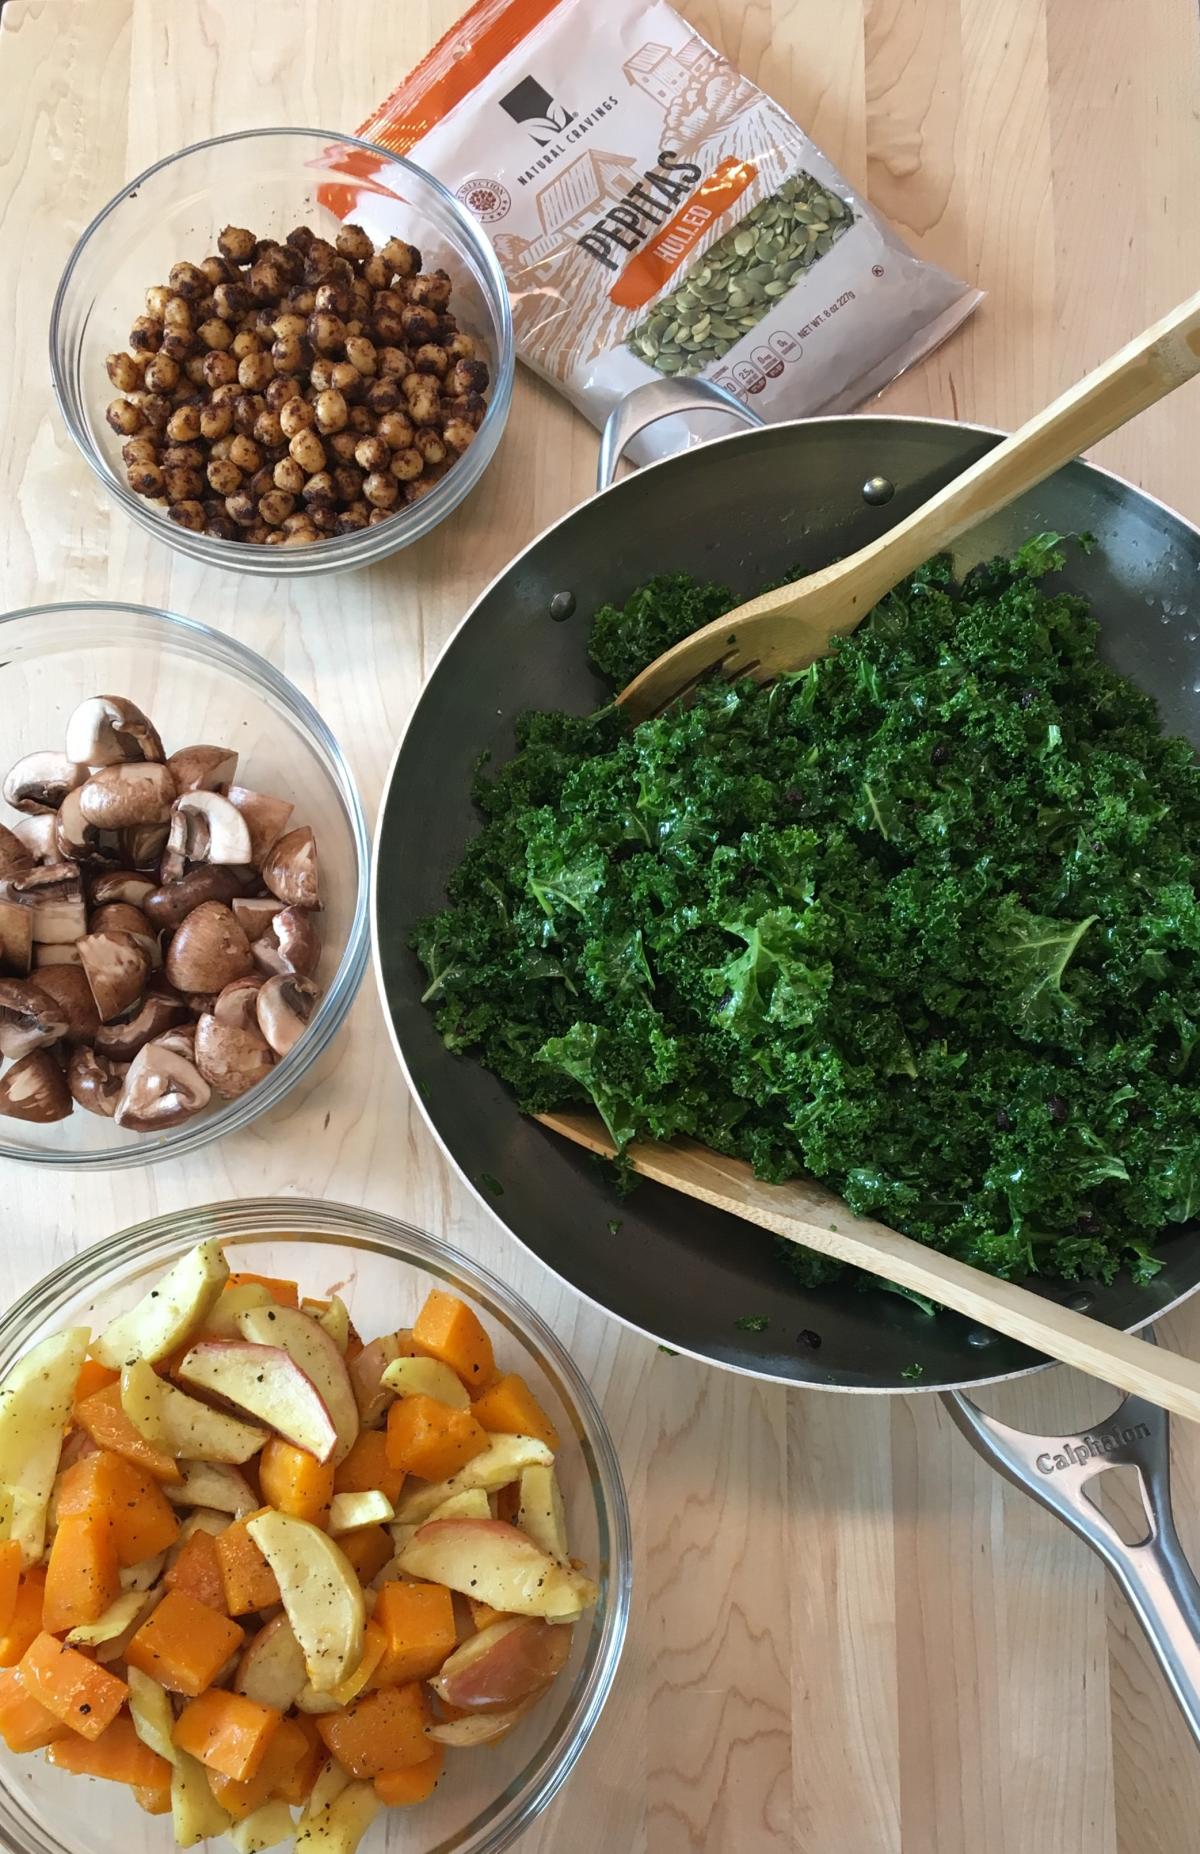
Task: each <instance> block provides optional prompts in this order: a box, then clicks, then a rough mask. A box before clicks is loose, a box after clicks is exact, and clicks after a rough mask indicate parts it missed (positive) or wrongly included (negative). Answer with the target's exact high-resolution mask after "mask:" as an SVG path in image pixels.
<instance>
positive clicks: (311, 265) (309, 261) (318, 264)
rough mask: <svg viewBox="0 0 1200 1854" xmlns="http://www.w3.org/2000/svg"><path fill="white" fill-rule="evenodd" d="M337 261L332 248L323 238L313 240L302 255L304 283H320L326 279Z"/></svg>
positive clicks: (335, 253)
mask: <svg viewBox="0 0 1200 1854" xmlns="http://www.w3.org/2000/svg"><path fill="white" fill-rule="evenodd" d="M337 261H338V254H337V252H336V250H335V249H334V247H333V246H332V245H331V244H329V243H328V241H327V240H326V239H324V238H314V239H313V241H312V243H311V244H310V245H309V247H308V250H307V251H306V252H305V253H304V281H305V282H306V283H312V284H317V283H322V282H323V281H324V279H325V278H326V277H328V276H329V275H330V274H331V273H332V271H333V269H334V266H335V264H336V263H337Z"/></svg>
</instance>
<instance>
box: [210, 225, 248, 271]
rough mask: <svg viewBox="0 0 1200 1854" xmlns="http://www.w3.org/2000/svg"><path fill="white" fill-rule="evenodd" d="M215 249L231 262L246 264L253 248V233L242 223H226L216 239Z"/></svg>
mask: <svg viewBox="0 0 1200 1854" xmlns="http://www.w3.org/2000/svg"><path fill="white" fill-rule="evenodd" d="M217 250H218V251H219V252H220V253H221V256H222V257H223V258H228V259H229V262H230V263H231V264H248V263H249V262H250V254H251V252H252V251H253V250H254V233H253V232H248V231H247V230H246V228H245V226H244V225H227V226H226V227H225V230H224V231H223V232H222V233H221V234H220V235H219V237H218V239H217Z"/></svg>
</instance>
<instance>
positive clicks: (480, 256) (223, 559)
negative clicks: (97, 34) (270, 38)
mask: <svg viewBox="0 0 1200 1854" xmlns="http://www.w3.org/2000/svg"><path fill="white" fill-rule="evenodd" d="M280 136H304V137H306V138H308V139H309V140H312V141H317V142H321V143H322V144H323V145H324V146H326V147H329V146H334V145H336V146H338V147H340V148H353V149H359V150H362V151H364V152H365V153H367V154H370V155H371V156H373V157H375V158H377V159H378V160H379V161H380V162H383V163H385V164H386V165H388V166H389V167H393V168H399V169H401V170H402V171H403V172H404V173H406V174H409V175H411V176H412V177H413V179H414V180H415V181H416V182H417V183H418V184H419V185H422V186H426V187H428V188H430V189H431V191H432V192H433V194H434V195H435V196H436V197H438V198H439V199H440V203H441V205H442V207H443V209H444V210H445V211H446V212H447V213H448V214H449V216H450V217H451V218H452V219H453V220H454V221H455V222H456V223H457V225H458V226H459V227H460V229H461V230H462V232H463V234H464V237H465V239H466V242H467V244H468V245H469V246H470V248H471V251H472V255H473V256H474V258H475V260H476V262H477V263H478V264H479V266H480V268H481V270H482V271H483V273H484V275H485V276H486V278H487V281H488V284H489V286H490V289H491V295H492V298H493V301H492V302H491V303H489V305H488V306H489V308H490V309H492V310H493V311H494V313H495V317H496V328H495V337H494V341H495V347H496V354H495V357H494V358H495V368H494V374H495V377H494V378H493V380H492V383H491V387H490V393H489V398H488V401H487V410H486V412H485V413H484V417H483V422H482V423H481V425H480V427H479V431H478V433H477V434H476V438H475V442H474V443H473V444H471V445H470V446H469V447H468V450H467V453H466V455H465V456H464V457H463V458H461V459H460V460H459V463H458V464H457V465H455V467H454V468H452V469H450V470H447V472H446V474H445V475H444V476H442V477H441V478H439V480H438V481H437V483H436V484H435V485H434V487H433V489H431V490H430V491H429V493H428V495H425V496H422V497H420V499H419V500H418V501H417V502H414V503H412V504H410V505H409V508H408V510H406V511H404V512H399V511H398V512H397V513H396V514H395V515H394V516H393V518H392V519H391V520H390V521H386V522H380V523H378V524H377V525H376V527H375V528H370V527H368V528H363V529H359V530H357V531H356V532H354V533H352V534H338V535H329V536H326V537H325V538H324V539H322V540H320V541H314V542H311V543H310V544H309V545H308V546H306V547H300V548H291V549H288V548H280V547H269V546H267V544H266V543H265V542H257V541H222V540H219V539H218V538H217V537H216V536H215V535H206V534H194V533H192V531H191V530H190V529H187V528H181V527H179V526H178V525H177V524H176V523H174V522H172V521H171V520H170V518H169V517H168V516H167V515H166V514H165V512H163V511H162V510H161V509H159V507H158V505H157V504H150V503H147V501H146V499H145V497H143V496H137V495H135V494H134V493H133V491H132V490H131V489H129V488H128V487H127V486H126V485H125V484H123V483H122V482H121V480H120V478H119V477H118V476H117V475H116V474H115V472H113V471H111V470H110V469H109V468H108V466H107V464H106V463H105V461H104V459H103V458H102V456H101V454H100V452H99V451H98V449H97V448H96V446H95V445H94V444H93V443H92V441H91V439H90V437H89V436H88V433H87V431H86V430H85V428H84V426H83V424H82V423H81V421H80V420H79V418H77V416H76V414H75V410H74V405H73V396H72V394H71V392H70V391H69V390H68V388H67V385H66V382H65V379H64V374H63V370H62V369H60V367H59V362H58V353H59V348H60V340H61V336H60V330H61V324H62V319H63V314H64V311H65V307H66V301H67V295H68V291H69V289H70V285H71V281H72V279H73V277H74V275H75V271H76V269H77V267H78V265H79V263H80V261H81V259H82V257H83V254H84V251H85V250H86V249H87V247H88V246H89V244H90V243H91V241H92V239H93V237H94V236H95V234H96V233H97V232H99V230H100V228H101V227H102V226H103V225H104V223H105V221H106V220H107V219H108V218H110V217H111V215H112V214H113V213H115V212H116V211H117V209H118V208H119V207H120V206H122V205H124V204H125V203H126V202H127V201H128V200H129V199H130V197H131V196H132V195H133V194H134V193H136V192H137V190H138V189H139V188H140V187H142V186H143V185H144V184H145V183H146V182H147V181H149V180H152V179H154V177H155V176H156V175H157V174H160V173H162V172H164V171H165V170H166V169H167V168H169V167H173V166H175V165H177V164H178V163H180V162H183V161H185V160H186V159H187V158H188V157H189V156H191V155H197V154H203V153H206V152H207V151H208V150H209V149H212V148H221V147H224V146H226V145H227V144H228V143H232V142H243V141H257V140H262V139H267V138H271V139H273V138H275V137H280ZM214 236H215V234H214ZM48 335H49V360H50V383H51V388H52V390H53V394H54V398H55V400H56V401H57V404H58V408H59V411H60V413H61V414H62V418H63V422H64V424H65V425H66V427H67V430H68V432H69V433H70V435H71V437H72V439H73V440H74V442H75V445H76V447H77V449H78V450H79V452H80V453H81V455H82V457H83V459H84V461H85V463H86V464H87V466H88V468H89V469H90V470H91V472H92V474H93V475H94V476H95V477H96V479H97V480H98V481H99V482H100V483H101V484H102V485H103V487H104V488H105V490H107V491H108V493H109V494H110V495H112V496H114V497H115V499H116V501H117V503H118V504H119V506H120V507H122V508H123V509H124V510H125V512H126V513H127V514H128V515H130V516H131V517H132V518H133V519H134V520H135V521H136V522H137V523H138V524H139V525H140V526H141V527H143V528H144V529H146V531H147V532H148V533H151V534H156V535H158V536H159V537H160V538H161V539H162V540H164V541H165V542H166V543H167V545H168V546H173V547H174V548H175V549H176V551H178V552H182V553H185V554H187V555H188V556H189V557H190V558H192V559H196V560H203V561H204V562H205V564H206V565H209V566H218V567H225V568H227V569H229V570H231V571H241V572H248V573H256V574H270V575H272V576H275V577H281V578H282V577H288V576H290V575H296V574H301V573H306V572H307V573H317V572H322V571H332V570H334V569H335V568H338V567H351V566H364V565H368V564H370V563H371V562H372V561H374V560H377V559H382V558H384V557H386V555H388V554H391V553H394V552H396V551H398V549H399V548H401V547H404V546H408V545H409V544H410V543H412V542H413V541H417V540H420V539H421V538H422V536H423V535H425V534H428V533H429V532H430V530H431V529H433V528H435V527H436V526H437V525H438V523H439V522H441V521H444V520H445V518H446V517H447V516H448V515H450V514H451V513H452V512H453V511H454V509H456V508H457V507H458V505H459V503H460V502H462V501H464V500H465V499H466V497H467V496H468V495H469V494H470V492H471V490H472V489H473V488H474V487H475V485H476V483H477V482H478V480H479V478H480V477H481V476H482V475H483V474H484V472H485V471H486V469H487V467H488V464H489V463H490V462H491V460H492V457H493V455H494V454H495V450H496V447H497V446H498V445H499V442H500V439H501V437H502V436H503V434H504V429H505V426H506V424H507V422H508V414H509V410H510V407H511V404H512V392H513V381H514V378H515V375H516V346H515V340H514V334H513V322H512V304H511V302H510V299H509V294H508V284H507V282H506V281H505V277H504V272H503V271H502V269H501V268H500V261H499V259H498V258H497V256H496V253H495V250H494V249H493V247H492V244H491V241H490V239H488V238H487V237H485V236H484V234H483V232H482V231H481V230H480V228H479V226H478V224H477V223H476V221H475V219H474V218H473V217H472V216H471V214H470V213H469V212H468V211H467V210H466V208H465V207H464V206H463V204H462V202H461V201H460V200H458V199H457V198H456V197H455V195H454V194H453V193H452V192H451V191H450V189H449V187H447V186H446V184H445V183H444V181H441V180H439V179H438V178H437V176H436V174H431V173H430V172H429V170H428V169H427V168H424V167H421V166H420V165H419V163H418V162H416V161H410V160H409V159H408V158H407V156H405V155H399V154H394V153H393V152H392V150H391V149H390V148H385V147H383V145H382V144H381V143H379V142H371V141H366V140H364V138H363V137H362V136H358V135H347V134H345V133H344V132H342V131H340V130H336V129H329V130H326V129H316V128H308V127H306V126H305V125H304V124H271V125H267V126H265V127H263V128H258V129H234V130H231V131H230V132H229V133H228V134H225V135H210V136H207V137H205V138H204V140H202V141H198V142H189V143H188V144H187V145H186V147H183V148H177V149H175V150H174V151H173V152H172V153H171V154H167V155H163V156H161V157H160V158H159V159H158V160H157V161H154V162H152V163H151V165H150V166H149V167H146V168H143V169H142V171H141V172H140V173H138V174H136V175H134V177H133V178H132V179H131V180H127V181H126V182H125V183H124V184H123V186H122V187H121V188H120V190H119V191H118V192H117V193H115V194H113V196H112V197H111V199H109V200H108V201H106V203H105V204H104V205H103V206H102V207H101V208H100V210H99V212H97V213H95V214H94V215H93V217H92V218H91V219H90V220H89V222H88V224H87V225H86V226H85V227H84V229H83V231H82V232H81V233H80V234H79V236H78V238H77V239H76V241H75V244H74V246H73V247H72V250H71V254H70V256H69V257H68V259H67V262H66V265H65V267H64V269H63V273H62V276H61V277H60V278H59V281H58V286H57V288H56V290H55V292H54V301H53V304H52V305H51V310H50V324H49V330H48ZM485 431H486V432H487V434H488V441H487V443H486V444H482V445H481V444H480V440H481V438H482V435H483V433H484V432H485ZM477 445H478V446H479V447H480V448H479V453H478V455H479V457H480V458H481V459H482V461H481V462H477V463H476V465H475V467H474V468H473V469H472V468H471V467H470V465H469V464H468V462H467V459H468V458H473V457H474V455H475V452H476V446H477ZM464 466H465V467H464ZM410 516H411V517H412V518H413V519H412V520H411V521H410ZM385 536H386V537H387V538H386V540H384V539H383V538H382V537H385ZM281 556H282V557H281Z"/></svg>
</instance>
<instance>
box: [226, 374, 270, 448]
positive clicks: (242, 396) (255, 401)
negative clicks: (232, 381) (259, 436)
mask: <svg viewBox="0 0 1200 1854" xmlns="http://www.w3.org/2000/svg"><path fill="white" fill-rule="evenodd" d="M266 409H267V402H266V400H265V399H264V398H263V396H262V394H261V393H247V392H245V391H244V390H243V389H242V388H241V387H240V386H239V388H238V396H237V398H236V399H235V400H234V402H233V429H234V430H235V431H236V432H238V433H240V435H241V436H242V437H243V438H249V437H251V436H252V435H253V432H254V427H255V425H256V424H257V422H258V415H259V413H260V412H265V411H266Z"/></svg>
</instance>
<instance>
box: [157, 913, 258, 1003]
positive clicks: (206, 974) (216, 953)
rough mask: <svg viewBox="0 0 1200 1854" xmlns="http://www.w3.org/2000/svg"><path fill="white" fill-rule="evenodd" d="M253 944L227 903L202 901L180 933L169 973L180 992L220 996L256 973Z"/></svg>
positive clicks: (172, 948) (168, 960)
mask: <svg viewBox="0 0 1200 1854" xmlns="http://www.w3.org/2000/svg"><path fill="white" fill-rule="evenodd" d="M253 966H254V961H253V959H252V958H251V956H250V942H249V940H247V938H246V936H245V933H244V932H243V931H242V929H241V928H240V927H239V926H238V924H237V922H236V921H235V920H234V918H233V910H232V908H230V907H228V906H227V905H226V903H225V902H223V901H202V902H201V903H200V906H199V907H198V908H193V909H192V911H191V913H190V914H189V915H188V916H187V917H186V919H185V920H184V921H183V922H182V924H181V925H180V926H179V927H178V928H177V929H176V931H175V933H174V935H173V936H172V939H171V943H170V945H169V946H168V948H167V956H166V960H165V970H166V974H167V978H168V979H169V980H170V982H171V984H172V985H174V987H175V989H176V990H177V991H182V992H193V991H205V992H210V991H211V992H217V991H223V990H224V988H225V986H226V985H228V984H230V983H231V982H232V981H233V980H234V979H237V978H245V976H246V974H247V973H248V972H250V971H251V970H252V969H253Z"/></svg>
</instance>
